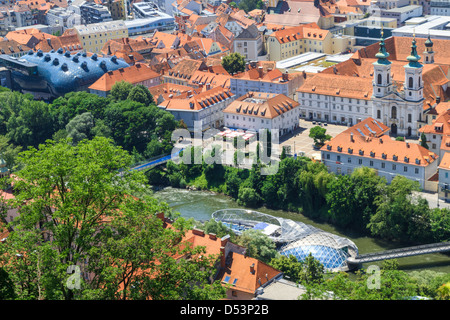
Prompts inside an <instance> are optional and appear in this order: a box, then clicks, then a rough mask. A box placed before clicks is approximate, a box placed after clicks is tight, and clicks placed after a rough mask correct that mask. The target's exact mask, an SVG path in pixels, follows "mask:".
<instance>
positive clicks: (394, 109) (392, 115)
mask: <svg viewBox="0 0 450 320" xmlns="http://www.w3.org/2000/svg"><path fill="white" fill-rule="evenodd" d="M391 118H392V119H397V107H392V108H391Z"/></svg>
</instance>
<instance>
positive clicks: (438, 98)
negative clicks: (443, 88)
mask: <svg viewBox="0 0 450 320" xmlns="http://www.w3.org/2000/svg"><path fill="white" fill-rule="evenodd" d="M440 102H441V97H440V96H436V104H439V103H440Z"/></svg>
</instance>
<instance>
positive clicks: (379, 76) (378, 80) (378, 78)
mask: <svg viewBox="0 0 450 320" xmlns="http://www.w3.org/2000/svg"><path fill="white" fill-rule="evenodd" d="M377 83H378V84H381V74H380V73H379V74H378V77H377Z"/></svg>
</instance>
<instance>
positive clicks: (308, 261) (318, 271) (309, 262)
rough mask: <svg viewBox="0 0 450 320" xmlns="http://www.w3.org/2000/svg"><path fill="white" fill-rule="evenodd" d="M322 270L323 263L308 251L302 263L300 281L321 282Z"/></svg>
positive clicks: (309, 283) (307, 283) (305, 282)
mask: <svg viewBox="0 0 450 320" xmlns="http://www.w3.org/2000/svg"><path fill="white" fill-rule="evenodd" d="M324 271H325V269H324V266H323V264H322V263H320V261H319V260H317V259H316V258H314V257H313V256H312V254H311V253H309V254H308V256H307V257H306V258H305V260H304V261H303V263H302V272H301V273H300V283H301V284H303V285H311V284H321V283H322V282H323V278H324Z"/></svg>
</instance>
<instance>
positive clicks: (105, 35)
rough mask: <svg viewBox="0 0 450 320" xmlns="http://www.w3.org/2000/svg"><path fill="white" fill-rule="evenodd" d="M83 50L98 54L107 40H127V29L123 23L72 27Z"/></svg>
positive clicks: (102, 23) (109, 22)
mask: <svg viewBox="0 0 450 320" xmlns="http://www.w3.org/2000/svg"><path fill="white" fill-rule="evenodd" d="M74 29H75V31H76V33H77V35H78V39H80V42H81V43H82V46H83V48H84V50H86V51H87V52H92V53H100V52H101V50H102V48H103V46H104V45H105V43H107V42H108V41H109V40H113V39H120V38H127V37H128V29H127V27H126V25H125V23H124V22H123V21H108V22H101V23H93V24H89V25H80V26H75V27H74Z"/></svg>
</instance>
